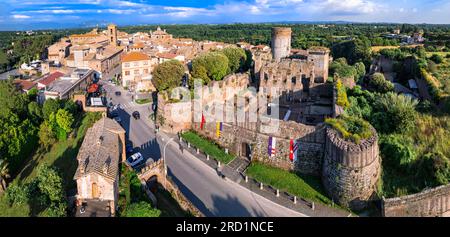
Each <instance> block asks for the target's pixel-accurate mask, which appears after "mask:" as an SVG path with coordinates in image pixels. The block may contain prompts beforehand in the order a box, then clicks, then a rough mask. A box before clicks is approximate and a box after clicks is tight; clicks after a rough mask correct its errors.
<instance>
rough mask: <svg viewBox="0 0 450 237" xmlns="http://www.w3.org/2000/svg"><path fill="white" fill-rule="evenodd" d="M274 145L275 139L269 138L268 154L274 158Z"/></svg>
mask: <svg viewBox="0 0 450 237" xmlns="http://www.w3.org/2000/svg"><path fill="white" fill-rule="evenodd" d="M276 144H277V139H276V138H275V137H269V147H268V154H269V156H271V157H274V156H275V154H276Z"/></svg>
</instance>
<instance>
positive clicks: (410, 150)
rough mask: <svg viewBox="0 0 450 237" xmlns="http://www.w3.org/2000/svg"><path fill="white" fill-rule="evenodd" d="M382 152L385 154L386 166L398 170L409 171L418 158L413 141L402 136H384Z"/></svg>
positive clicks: (381, 144)
mask: <svg viewBox="0 0 450 237" xmlns="http://www.w3.org/2000/svg"><path fill="white" fill-rule="evenodd" d="M380 150H381V153H382V154H384V156H383V159H384V160H383V162H385V165H389V166H392V167H395V168H396V169H397V170H408V168H409V167H410V165H411V164H412V162H413V161H414V160H415V159H416V156H417V154H416V151H415V150H414V146H413V144H412V140H411V139H410V138H407V137H405V136H402V135H400V134H391V135H388V136H383V137H382V138H381V139H380Z"/></svg>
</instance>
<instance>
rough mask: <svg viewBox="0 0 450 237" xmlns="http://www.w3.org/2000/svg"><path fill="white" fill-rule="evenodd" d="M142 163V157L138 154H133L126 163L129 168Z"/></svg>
mask: <svg viewBox="0 0 450 237" xmlns="http://www.w3.org/2000/svg"><path fill="white" fill-rule="evenodd" d="M143 161H144V157H143V156H142V154H141V153H140V152H137V153H134V154H133V155H132V156H130V157H128V159H127V162H128V164H129V165H131V167H135V166H136V165H138V164H140V163H141V162H143Z"/></svg>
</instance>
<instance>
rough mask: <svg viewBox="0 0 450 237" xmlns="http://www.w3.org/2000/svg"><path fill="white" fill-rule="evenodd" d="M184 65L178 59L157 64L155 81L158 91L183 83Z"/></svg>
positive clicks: (154, 73) (154, 74) (154, 75)
mask: <svg viewBox="0 0 450 237" xmlns="http://www.w3.org/2000/svg"><path fill="white" fill-rule="evenodd" d="M183 76H184V66H183V64H181V62H179V61H178V60H170V61H166V62H163V63H161V64H159V65H158V66H156V68H155V69H154V71H153V83H154V84H155V87H156V89H157V90H158V91H165V90H171V89H173V88H175V87H177V86H180V85H181V80H182V78H183Z"/></svg>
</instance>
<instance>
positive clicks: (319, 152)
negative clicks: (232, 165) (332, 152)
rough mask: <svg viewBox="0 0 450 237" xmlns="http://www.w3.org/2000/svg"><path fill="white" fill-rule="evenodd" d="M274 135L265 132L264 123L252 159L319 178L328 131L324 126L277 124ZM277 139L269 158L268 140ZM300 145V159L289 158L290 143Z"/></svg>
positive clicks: (259, 131)
mask: <svg viewBox="0 0 450 237" xmlns="http://www.w3.org/2000/svg"><path fill="white" fill-rule="evenodd" d="M277 124H278V129H277V130H276V131H275V132H270V133H267V132H264V131H263V129H262V126H264V124H263V123H262V124H261V125H260V127H259V130H258V134H257V137H256V146H255V149H253V150H252V154H253V157H252V158H253V159H255V160H258V161H260V162H263V163H267V164H270V165H273V166H276V167H279V168H282V169H286V170H295V171H298V172H300V173H303V174H309V175H317V176H318V175H320V173H321V167H322V158H323V150H324V147H325V128H324V126H323V125H318V126H308V125H304V124H301V123H296V122H293V121H281V120H280V121H278V122H277ZM270 136H271V137H275V138H276V154H275V156H269V151H268V145H269V137H270ZM291 139H292V140H294V141H296V142H298V143H299V144H298V147H299V148H298V152H297V157H296V159H294V162H293V161H291V160H290V159H289V153H290V149H289V147H290V141H291Z"/></svg>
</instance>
